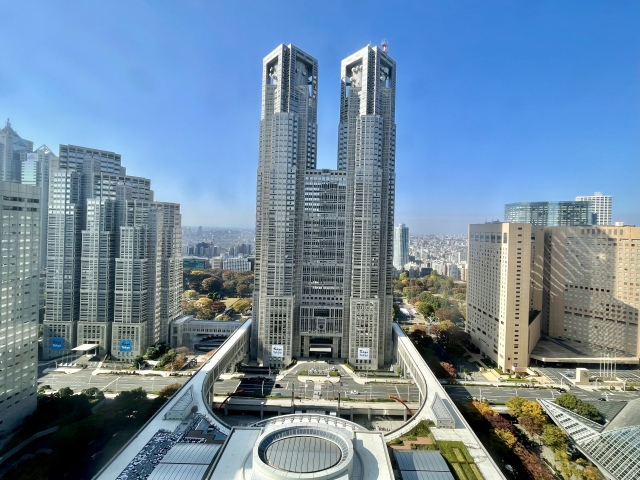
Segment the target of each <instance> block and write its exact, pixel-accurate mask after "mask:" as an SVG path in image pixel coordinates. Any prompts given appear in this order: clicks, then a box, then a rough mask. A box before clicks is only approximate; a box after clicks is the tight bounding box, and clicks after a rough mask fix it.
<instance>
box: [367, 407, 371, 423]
mask: <svg viewBox="0 0 640 480" xmlns="http://www.w3.org/2000/svg"><path fill="white" fill-rule="evenodd" d="M367 420H369V421H371V407H369V408H367Z"/></svg>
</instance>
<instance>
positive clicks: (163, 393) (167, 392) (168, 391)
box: [158, 383, 180, 398]
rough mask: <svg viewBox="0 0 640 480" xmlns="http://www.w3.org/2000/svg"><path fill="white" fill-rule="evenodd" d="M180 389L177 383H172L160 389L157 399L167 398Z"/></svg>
mask: <svg viewBox="0 0 640 480" xmlns="http://www.w3.org/2000/svg"><path fill="white" fill-rule="evenodd" d="M179 389H180V384H179V383H172V384H170V385H166V386H164V387H162V388H161V389H160V393H159V394H158V396H159V397H164V398H169V397H171V396H173V394H174V393H176V392H177V391H178V390H179Z"/></svg>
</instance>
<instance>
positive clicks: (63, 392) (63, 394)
mask: <svg viewBox="0 0 640 480" xmlns="http://www.w3.org/2000/svg"><path fill="white" fill-rule="evenodd" d="M56 395H57V397H58V398H67V397H70V396H71V395H73V390H71V388H69V387H62V388H61V389H60V390H58V393H57V394H56Z"/></svg>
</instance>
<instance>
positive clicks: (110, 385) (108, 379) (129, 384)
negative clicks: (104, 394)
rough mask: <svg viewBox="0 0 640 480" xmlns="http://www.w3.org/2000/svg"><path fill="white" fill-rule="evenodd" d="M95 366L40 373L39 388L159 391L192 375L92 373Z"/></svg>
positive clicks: (78, 390) (77, 391) (182, 381)
mask: <svg viewBox="0 0 640 480" xmlns="http://www.w3.org/2000/svg"><path fill="white" fill-rule="evenodd" d="M93 371H94V369H93V368H85V369H83V370H80V371H79V372H76V373H61V372H48V373H46V374H45V373H40V372H39V373H40V377H39V378H38V388H39V387H41V386H42V385H50V386H51V389H52V390H60V389H61V388H63V387H70V388H71V390H73V391H74V392H76V393H79V392H80V391H81V390H85V389H87V388H91V387H96V388H99V389H100V390H105V389H108V390H111V391H112V392H121V391H122V390H133V389H134V388H138V387H142V388H144V389H145V390H146V391H147V392H157V391H159V390H160V389H161V388H162V387H165V386H167V385H170V384H172V383H179V384H183V383H185V382H186V381H187V380H188V379H189V378H190V377H186V376H176V377H161V376H157V375H153V376H142V375H115V374H101V375H91V374H92V372H93Z"/></svg>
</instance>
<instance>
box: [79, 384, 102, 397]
mask: <svg viewBox="0 0 640 480" xmlns="http://www.w3.org/2000/svg"><path fill="white" fill-rule="evenodd" d="M82 395H86V396H87V398H89V399H92V400H93V399H95V400H102V399H103V398H104V392H103V391H102V390H100V389H99V388H96V387H91V388H86V389H84V390H82Z"/></svg>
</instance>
